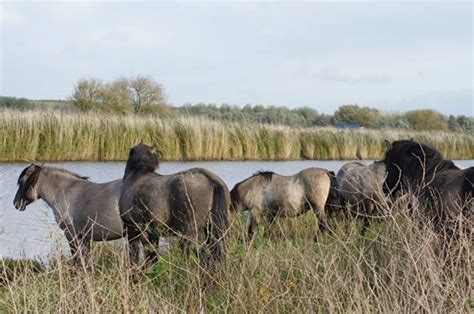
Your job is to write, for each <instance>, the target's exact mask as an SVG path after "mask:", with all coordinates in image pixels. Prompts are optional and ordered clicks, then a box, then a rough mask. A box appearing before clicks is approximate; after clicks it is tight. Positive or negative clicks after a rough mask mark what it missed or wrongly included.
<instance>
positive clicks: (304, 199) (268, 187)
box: [230, 168, 339, 240]
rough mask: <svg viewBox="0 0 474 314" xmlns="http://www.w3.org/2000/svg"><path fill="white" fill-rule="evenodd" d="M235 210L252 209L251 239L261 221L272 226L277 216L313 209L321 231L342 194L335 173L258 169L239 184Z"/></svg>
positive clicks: (234, 196) (233, 203)
mask: <svg viewBox="0 0 474 314" xmlns="http://www.w3.org/2000/svg"><path fill="white" fill-rule="evenodd" d="M230 195H231V209H232V210H233V211H234V212H237V211H246V210H248V211H250V214H251V219H250V225H249V227H248V239H249V240H251V239H252V238H253V235H254V233H255V230H256V228H257V226H258V224H260V223H262V222H267V223H268V224H269V225H270V226H271V224H272V223H273V222H274V221H275V218H277V217H295V216H298V215H300V214H303V213H305V212H306V211H308V210H309V209H312V210H313V211H314V212H315V213H316V216H317V217H318V220H319V230H320V231H324V230H326V229H328V224H327V218H326V217H327V214H328V213H329V211H331V210H332V209H333V206H334V207H335V206H336V205H338V204H339V203H338V199H339V193H338V192H337V183H336V179H335V176H334V172H332V171H327V170H325V169H319V168H308V169H305V170H302V171H300V172H298V173H296V174H294V175H292V176H282V175H279V174H276V173H274V172H270V171H265V172H257V173H255V174H254V175H252V176H251V177H250V178H247V179H245V180H243V181H242V182H239V183H237V184H236V185H235V187H234V188H233V189H232V191H231V192H230Z"/></svg>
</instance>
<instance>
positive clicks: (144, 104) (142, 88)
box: [130, 75, 168, 113]
mask: <svg viewBox="0 0 474 314" xmlns="http://www.w3.org/2000/svg"><path fill="white" fill-rule="evenodd" d="M130 89H131V90H132V95H133V107H134V110H135V112H136V113H140V112H143V110H144V109H147V108H148V109H152V108H156V109H158V108H166V107H167V106H168V104H167V101H166V96H165V93H164V90H163V87H162V86H161V84H159V83H157V82H156V81H155V80H153V78H151V77H149V76H140V75H139V76H137V77H135V78H134V79H132V80H131V81H130Z"/></svg>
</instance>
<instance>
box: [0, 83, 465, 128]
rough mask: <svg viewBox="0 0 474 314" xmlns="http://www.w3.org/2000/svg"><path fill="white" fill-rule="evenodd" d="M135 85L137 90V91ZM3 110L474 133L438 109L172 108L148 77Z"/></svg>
mask: <svg viewBox="0 0 474 314" xmlns="http://www.w3.org/2000/svg"><path fill="white" fill-rule="evenodd" d="M137 82H138V83H140V84H138V83H137ZM133 84H135V85H133ZM137 84H138V85H137ZM133 86H136V88H138V89H132V87H133ZM145 91H147V92H146V93H145ZM0 108H13V109H18V110H36V111H40V110H41V111H43V110H54V111H60V112H70V113H73V112H99V113H107V114H118V115H132V114H134V113H135V114H139V115H142V116H159V117H162V118H163V117H169V118H175V119H178V118H182V117H185V118H186V117H190V116H192V117H199V118H206V119H209V120H213V121H221V122H225V123H227V122H236V123H246V124H248V123H259V124H272V125H275V124H277V125H286V126H290V127H321V126H336V127H338V128H359V127H365V128H371V129H387V128H388V129H406V130H441V131H445V130H449V131H453V132H458V133H462V132H464V133H470V134H474V118H473V117H467V116H464V115H460V116H453V115H450V116H449V117H446V116H444V115H442V114H440V113H439V112H437V111H434V110H413V111H408V112H406V113H384V112H380V111H379V110H377V109H374V108H368V107H359V106H357V105H343V106H340V107H339V109H338V110H336V112H335V113H334V115H328V114H321V113H319V112H318V111H317V110H316V109H313V108H311V107H307V106H306V107H301V108H296V109H289V108H287V107H275V106H267V107H265V106H262V105H255V106H251V105H246V106H244V107H243V108H240V107H238V106H235V105H234V106H231V105H228V104H222V105H220V106H217V105H215V104H204V103H199V104H194V105H192V104H185V105H184V106H181V107H173V106H170V105H168V104H167V102H166V98H165V96H164V91H163V89H162V87H161V85H159V84H158V83H156V82H154V81H153V80H152V79H150V78H146V77H138V78H135V79H118V80H116V81H113V82H110V83H103V82H101V81H99V80H93V79H90V80H80V81H79V82H78V83H77V85H76V86H75V89H74V93H73V95H72V97H71V100H70V101H62V100H28V99H24V98H14V97H1V96H0Z"/></svg>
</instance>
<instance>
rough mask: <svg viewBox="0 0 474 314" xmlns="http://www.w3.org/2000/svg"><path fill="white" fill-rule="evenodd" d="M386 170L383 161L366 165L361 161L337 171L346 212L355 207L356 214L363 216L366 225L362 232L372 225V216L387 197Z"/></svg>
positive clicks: (346, 165)
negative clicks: (384, 188)
mask: <svg viewBox="0 0 474 314" xmlns="http://www.w3.org/2000/svg"><path fill="white" fill-rule="evenodd" d="M385 176H386V171H385V164H384V162H383V161H376V162H374V163H372V164H369V165H366V164H364V163H362V162H359V161H353V162H348V163H346V164H344V165H343V166H342V167H341V169H339V171H338V172H337V184H338V187H339V192H340V194H341V200H342V202H343V203H344V205H346V210H347V211H346V214H349V211H351V212H352V209H355V213H354V212H352V213H354V214H355V216H358V217H362V218H363V220H364V225H363V228H362V231H361V233H362V234H364V233H365V230H366V229H367V228H368V227H369V226H370V218H371V217H373V216H374V215H375V213H376V210H377V209H380V208H381V206H380V205H381V204H382V203H383V200H384V198H385V195H384V193H383V189H382V187H383V183H384V181H385Z"/></svg>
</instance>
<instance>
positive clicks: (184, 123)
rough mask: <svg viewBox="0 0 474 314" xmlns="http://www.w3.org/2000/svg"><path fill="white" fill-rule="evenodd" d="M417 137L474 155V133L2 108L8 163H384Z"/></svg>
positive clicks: (2, 152) (2, 147)
mask: <svg viewBox="0 0 474 314" xmlns="http://www.w3.org/2000/svg"><path fill="white" fill-rule="evenodd" d="M410 138H414V139H416V140H419V141H422V142H425V143H428V144H431V145H433V146H434V147H435V148H437V149H438V150H440V151H441V153H442V154H443V155H444V156H446V158H449V159H463V158H466V159H470V158H473V156H474V136H472V135H470V134H467V133H453V132H440V131H431V132H426V131H409V130H385V129H384V130H371V129H355V130H349V129H336V128H331V127H319V128H290V127H287V126H276V125H267V124H253V123H222V122H217V121H210V120H207V119H203V118H183V117H181V118H166V117H165V118H158V117H153V116H138V115H125V116H121V115H107V114H99V113H88V114H78V113H75V114H64V113H58V112H47V113H39V112H34V111H27V112H20V111H14V110H3V111H0V161H19V160H23V161H33V160H43V161H60V160H99V161H107V160H125V159H126V158H127V156H128V150H129V148H130V147H131V146H133V145H135V144H137V143H139V142H140V141H143V142H146V143H154V144H157V145H158V147H159V149H160V151H161V158H162V159H163V160H297V159H356V158H357V157H358V156H360V157H362V158H367V159H379V158H381V157H382V155H383V153H384V140H389V141H392V140H398V139H410Z"/></svg>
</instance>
